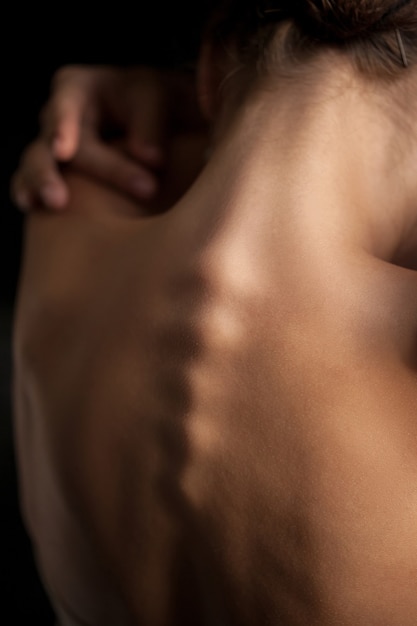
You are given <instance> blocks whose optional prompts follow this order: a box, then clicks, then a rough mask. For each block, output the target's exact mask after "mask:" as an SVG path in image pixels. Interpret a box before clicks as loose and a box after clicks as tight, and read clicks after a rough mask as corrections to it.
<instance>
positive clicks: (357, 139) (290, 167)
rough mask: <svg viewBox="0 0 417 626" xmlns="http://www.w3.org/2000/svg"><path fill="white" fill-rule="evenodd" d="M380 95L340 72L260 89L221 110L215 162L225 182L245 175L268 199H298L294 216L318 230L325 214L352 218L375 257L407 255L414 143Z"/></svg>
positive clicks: (413, 220)
mask: <svg viewBox="0 0 417 626" xmlns="http://www.w3.org/2000/svg"><path fill="white" fill-rule="evenodd" d="M378 89H380V91H378ZM383 89H385V87H381V88H379V87H378V88H376V87H375V85H374V86H373V88H372V87H370V86H369V85H367V84H365V81H364V80H363V79H360V78H358V77H356V76H355V75H354V74H353V70H351V71H349V70H347V69H346V67H344V68H341V67H340V66H337V65H335V66H334V67H333V69H332V70H330V71H328V72H326V73H325V74H322V75H321V76H319V77H317V76H315V77H314V83H313V81H312V80H309V81H308V82H306V81H305V80H303V79H300V80H297V79H293V80H282V81H281V84H280V85H279V86H278V87H277V86H276V85H273V84H272V83H271V82H270V83H264V84H260V85H258V86H257V87H256V88H255V89H251V91H250V92H248V93H247V94H246V97H245V98H244V99H242V100H241V102H239V103H236V102H232V101H230V100H229V101H228V106H227V107H224V109H223V111H222V114H221V115H220V116H219V120H218V124H217V127H216V132H215V134H214V142H213V144H214V146H213V162H214V164H215V163H216V162H217V163H218V165H219V167H221V168H226V169H227V171H228V180H229V181H231V180H232V179H233V176H235V178H236V180H238V179H239V180H242V173H243V172H245V171H246V172H249V171H250V180H251V181H253V185H254V188H255V187H256V188H257V189H258V190H259V189H262V190H263V191H262V193H264V194H265V198H264V200H265V201H268V198H269V199H271V200H272V199H276V198H277V186H280V197H281V198H282V197H283V196H282V189H285V197H290V196H292V197H295V195H294V194H296V198H297V210H298V211H301V210H302V209H303V207H304V208H305V209H306V211H307V212H308V213H309V214H311V212H312V211H313V212H314V217H315V219H316V221H317V224H320V221H321V218H323V222H324V221H325V220H328V217H329V213H330V211H331V214H332V215H333V216H334V217H335V218H343V220H345V221H346V220H350V221H351V222H352V225H354V228H355V229H357V230H356V234H359V231H360V236H361V237H363V243H364V245H365V246H366V247H367V248H368V249H369V250H370V251H371V252H372V253H374V254H375V255H377V256H379V257H381V258H386V259H393V257H394V256H395V255H396V254H405V253H406V250H407V248H409V247H410V246H412V245H415V244H416V243H417V210H416V205H415V202H416V198H417V181H416V176H415V163H416V162H417V141H416V139H415V129H410V125H411V121H410V122H409V123H407V122H406V120H407V117H406V116H404V111H402V112H400V111H399V110H398V109H395V104H392V106H388V104H387V103H388V102H391V101H393V97H392V94H391V97H390V100H388V99H387V94H386V93H385V94H383V93H382V90H383ZM234 91H236V92H237V93H242V89H237V90H236V89H235V90H234ZM401 113H402V114H401ZM409 119H410V120H411V114H410V116H409ZM410 130H411V131H414V138H413V139H411V137H412V133H411V132H410ZM277 173H278V176H277ZM243 180H245V181H246V182H245V193H247V192H248V189H247V185H250V182H249V178H247V177H245V178H243ZM352 227H353V226H352ZM410 237H411V238H412V241H410V240H409V239H410ZM399 248H401V250H400V249H399ZM402 248H403V249H404V250H402Z"/></svg>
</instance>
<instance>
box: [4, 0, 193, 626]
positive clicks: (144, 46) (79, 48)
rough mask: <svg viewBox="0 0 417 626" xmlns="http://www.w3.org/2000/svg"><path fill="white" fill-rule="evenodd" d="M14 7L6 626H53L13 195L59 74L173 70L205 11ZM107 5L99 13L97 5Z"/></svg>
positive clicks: (10, 19) (9, 36) (7, 53)
mask: <svg viewBox="0 0 417 626" xmlns="http://www.w3.org/2000/svg"><path fill="white" fill-rule="evenodd" d="M33 4H34V7H33V8H31V9H28V8H27V6H24V5H17V6H14V7H13V6H10V5H9V7H8V8H4V9H3V11H2V14H3V16H2V26H3V28H2V31H3V32H2V39H3V43H2V52H3V53H2V58H3V77H2V78H3V81H2V84H3V89H2V111H3V134H2V157H1V166H2V167H1V194H2V196H1V200H2V202H1V205H2V206H1V211H0V250H1V262H0V268H1V271H0V444H1V445H0V489H1V494H0V496H1V500H0V537H1V539H0V541H1V543H0V555H1V557H0V583H1V587H0V589H1V605H0V606H1V609H0V610H1V614H0V623H4V624H6V623H7V624H8V625H9V624H10V625H11V626H12V625H13V626H14V625H16V626H20V625H22V626H25V625H26V624H29V623H30V624H31V623H35V624H42V626H49V625H51V626H52V624H53V623H54V620H53V615H52V612H51V610H50V607H49V604H48V601H47V599H46V597H45V594H44V592H43V588H42V586H41V583H40V582H39V579H38V576H37V572H36V567H35V565H34V562H33V556H32V550H31V546H30V543H29V540H28V538H27V535H26V533H25V530H24V527H23V524H22V521H21V518H20V513H19V506H18V495H17V485H16V471H15V460H14V453H13V444H12V410H11V403H10V384H11V351H10V338H11V325H12V319H13V306H14V300H15V295H16V288H17V284H18V275H19V264H20V255H21V241H22V226H23V219H24V218H23V216H22V214H21V213H20V212H19V211H18V210H17V209H16V207H14V206H13V204H12V202H11V200H10V196H9V186H10V179H11V176H12V174H13V172H14V171H15V169H16V167H17V164H18V159H19V155H20V154H21V152H22V150H23V148H24V146H25V145H26V144H27V143H28V142H29V141H30V140H31V139H32V138H33V137H34V136H35V135H36V133H37V131H38V114H39V111H40V108H41V106H42V104H43V103H44V102H45V100H46V99H47V96H48V92H49V84H50V79H51V77H52V75H53V73H54V71H55V70H56V69H58V68H59V67H61V66H63V65H66V64H69V63H81V64H90V63H99V64H101V63H103V64H105V63H112V64H129V65H130V64H135V63H150V64H156V65H176V64H179V65H180V64H181V63H182V62H184V61H187V60H188V59H189V58H190V57H192V56H193V54H194V52H195V49H196V42H197V41H198V35H199V32H200V30H199V29H200V17H201V16H200V14H199V12H201V7H200V8H198V7H197V8H196V7H194V9H192V10H190V8H189V7H188V6H186V5H185V4H184V3H173V2H168V0H160V1H159V2H158V3H154V5H152V6H151V5H149V4H147V3H144V2H140V1H138V2H131V3H127V2H125V3H123V2H122V3H121V2H118V3H115V4H114V5H113V4H112V5H109V7H110V6H111V9H110V8H109V9H106V8H105V7H104V6H103V4H104V3H101V4H100V5H92V4H89V3H88V2H84V4H83V6H82V10H81V9H80V7H78V6H77V5H68V4H67V5H64V4H62V3H55V5H52V4H48V5H47V7H46V5H42V6H39V4H38V3H33ZM98 6H100V9H98Z"/></svg>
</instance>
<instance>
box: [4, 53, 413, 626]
mask: <svg viewBox="0 0 417 626" xmlns="http://www.w3.org/2000/svg"><path fill="white" fill-rule="evenodd" d="M332 67H333V70H331V69H328V70H326V72H321V73H319V74H318V75H317V76H316V78H315V81H314V82H313V81H311V82H310V83H309V84H308V85H307V84H306V83H305V81H303V80H302V79H301V78H300V80H293V81H289V82H285V81H284V82H283V84H281V85H280V87H279V93H278V90H277V89H273V88H272V89H271V88H269V89H264V88H263V87H264V86H265V85H257V86H256V88H253V89H251V90H250V92H249V95H247V96H246V97H245V99H244V101H243V103H235V104H233V103H232V105H231V106H229V107H226V108H225V109H224V110H223V112H222V114H221V115H220V114H219V116H220V117H221V119H220V120H219V122H218V132H217V134H216V135H215V137H214V147H213V152H212V156H211V158H210V159H209V161H208V163H207V164H206V165H204V167H202V170H201V173H199V174H198V172H199V171H200V165H201V164H200V162H199V161H198V159H196V157H195V156H194V154H197V153H199V152H201V145H200V144H199V140H198V138H194V137H188V136H187V137H182V138H179V139H178V141H177V143H176V145H175V146H173V152H172V159H171V165H172V167H171V173H170V174H169V176H168V178H167V181H166V185H165V194H166V195H165V196H164V197H163V198H160V199H159V202H160V204H159V206H153V207H148V206H145V205H143V206H141V205H139V204H137V203H134V202H132V201H131V200H129V199H127V198H125V197H123V196H121V195H119V194H117V193H115V192H113V191H111V190H110V189H108V188H106V187H104V186H101V185H99V184H97V183H94V182H92V181H90V180H87V179H85V178H83V177H82V176H80V175H77V174H69V175H68V183H69V185H70V192H71V193H70V197H71V206H70V207H69V210H68V211H66V212H65V213H63V214H59V215H51V214H46V213H42V212H39V213H34V214H32V215H30V217H29V218H28V223H27V230H26V242H25V254H24V260H23V265H22V276H21V283H20V290H19V299H18V303H17V308H16V322H15V399H16V418H17V423H16V436H17V445H18V452H19V467H20V477H21V486H22V492H21V493H22V503H23V509H24V514H25V519H26V522H27V525H28V528H29V530H30V533H31V535H32V537H33V540H34V545H35V548H36V553H37V556H38V562H39V566H40V570H41V573H42V576H43V579H44V581H45V584H46V586H47V588H48V590H49V591H50V593H51V597H52V600H53V602H54V606H55V607H56V610H57V615H58V616H59V617H60V620H61V622H60V624H62V626H69V625H71V626H73V625H76V626H81V625H88V626H131V625H136V626H139V625H140V626H145V625H146V626H184V625H185V624H187V625H188V624H192V625H193V626H200V625H201V626H206V625H207V626H209V625H211V624H213V625H214V624H215V625H216V626H255V625H256V626H263V625H265V626H266V625H273V626H336V625H338V626H353V625H355V626H414V625H415V624H416V623H417V372H416V370H417V271H416V268H417V255H416V254H415V250H416V249H417V246H416V241H417V237H416V232H417V230H416V223H417V193H416V192H417V182H416V177H415V163H416V162H417V160H416V156H417V151H416V146H417V131H416V127H415V123H414V126H412V123H411V122H410V123H409V126H408V128H406V125H405V124H402V125H401V128H400V126H399V125H398V124H397V119H398V118H397V115H396V111H395V110H394V109H395V107H394V105H393V108H392V109H391V108H390V109H389V110H387V108H388V107H385V106H384V105H383V104H381V103H383V102H385V100H384V98H380V97H379V95H378V93H377V91H378V90H375V89H370V90H369V91H367V90H366V89H365V87H364V83H363V81H362V79H360V78H359V77H357V75H356V72H355V71H354V70H353V69H352V68H350V66H348V65H347V64H346V62H345V61H344V60H342V59H336V60H335V61H334V63H333V64H332ZM410 71H411V70H410ZM404 80H406V79H404ZM407 80H410V81H411V80H414V81H415V80H416V77H415V75H414V78H413V79H411V78H408V79H407ZM381 89H382V87H381ZM410 118H411V116H410ZM412 133H414V135H413V134H412ZM197 148H198V149H197ZM197 174H198V175H197ZM194 178H196V180H195V182H194V184H192V185H191V187H190V188H189V190H188V191H187V193H185V194H184V195H182V196H181V197H180V199H179V200H177V197H178V192H179V189H180V187H181V185H183V186H184V187H186V186H187V185H188V184H189V182H190V181H191V180H194ZM174 199H175V202H174ZM157 209H160V210H157Z"/></svg>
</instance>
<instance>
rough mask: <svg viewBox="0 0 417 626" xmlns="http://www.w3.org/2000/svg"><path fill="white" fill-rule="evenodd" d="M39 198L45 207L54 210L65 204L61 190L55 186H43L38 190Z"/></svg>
mask: <svg viewBox="0 0 417 626" xmlns="http://www.w3.org/2000/svg"><path fill="white" fill-rule="evenodd" d="M40 196H41V198H42V200H43V202H44V203H45V204H46V205H47V206H50V207H53V208H56V209H60V208H61V207H62V206H63V204H64V202H65V198H64V196H63V193H62V190H61V189H60V187H57V186H56V185H51V184H47V185H44V186H43V187H42V188H41V190H40Z"/></svg>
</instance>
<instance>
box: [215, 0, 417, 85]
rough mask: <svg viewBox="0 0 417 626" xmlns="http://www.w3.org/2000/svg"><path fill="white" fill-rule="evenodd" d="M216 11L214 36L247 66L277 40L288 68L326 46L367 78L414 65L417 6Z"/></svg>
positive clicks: (325, 1)
mask: <svg viewBox="0 0 417 626" xmlns="http://www.w3.org/2000/svg"><path fill="white" fill-rule="evenodd" d="M211 4H213V3H211ZM217 9H218V10H217V19H216V20H215V22H214V24H215V28H214V33H215V36H216V37H219V38H223V39H225V40H227V39H232V40H233V41H234V43H235V44H236V46H237V49H238V52H239V55H240V57H241V59H242V60H243V61H244V62H247V63H251V62H253V61H255V62H259V58H260V57H262V56H263V57H264V58H267V57H268V54H267V51H268V50H269V49H270V44H271V42H272V40H274V41H276V40H277V38H278V39H280V45H281V54H280V57H281V59H284V61H286V62H287V63H294V61H295V62H297V61H300V60H302V59H306V58H309V57H311V56H312V55H314V54H316V53H317V52H318V51H322V50H323V48H325V47H326V46H327V47H332V48H337V49H339V50H343V51H345V52H346V54H349V55H350V57H351V58H352V60H353V61H354V62H355V63H356V65H357V66H358V67H359V68H360V69H361V70H362V71H364V72H366V73H369V74H371V75H380V76H381V75H382V76H386V77H389V76H395V75H397V74H398V72H399V71H400V70H403V69H404V66H405V65H410V66H412V65H413V64H414V63H416V62H417V0H402V1H398V0H394V1H393V0H272V1H269V2H268V1H262V2H261V1H259V0H220V2H219V3H218V7H217ZM279 32H280V33H281V37H280V38H279V35H278V33H279ZM275 56H276V55H275Z"/></svg>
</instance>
